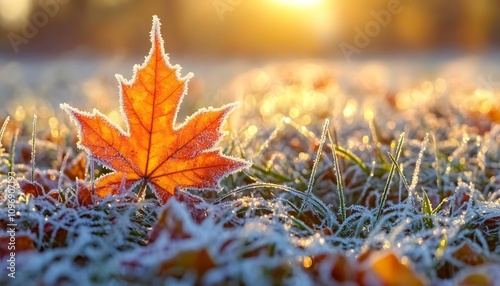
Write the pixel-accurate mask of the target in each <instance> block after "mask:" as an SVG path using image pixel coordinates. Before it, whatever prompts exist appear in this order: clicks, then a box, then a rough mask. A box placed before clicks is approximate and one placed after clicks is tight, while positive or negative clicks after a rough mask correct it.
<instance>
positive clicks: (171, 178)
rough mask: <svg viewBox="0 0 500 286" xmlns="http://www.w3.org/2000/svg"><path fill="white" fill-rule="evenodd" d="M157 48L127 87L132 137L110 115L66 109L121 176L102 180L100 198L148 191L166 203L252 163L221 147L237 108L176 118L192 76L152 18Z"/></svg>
mask: <svg viewBox="0 0 500 286" xmlns="http://www.w3.org/2000/svg"><path fill="white" fill-rule="evenodd" d="M151 42H152V47H151V51H150V54H149V56H148V57H147V58H146V60H145V62H144V64H143V65H141V66H134V76H133V79H132V80H131V81H126V80H125V79H123V77H122V76H120V75H117V79H118V81H119V83H120V103H121V112H122V114H123V115H124V117H125V121H126V125H127V128H126V129H127V130H128V131H126V132H124V131H123V130H122V129H121V128H120V127H118V126H117V125H115V124H113V123H111V122H110V121H109V120H108V119H107V118H106V116H105V115H104V114H102V113H101V112H99V111H98V110H96V109H94V110H93V112H92V113H86V112H82V111H79V110H77V109H75V108H73V107H70V106H69V105H66V104H62V105H61V108H62V109H64V110H65V111H66V112H68V114H70V116H71V117H72V118H73V120H74V121H75V122H76V123H77V125H78V127H79V132H78V135H79V141H78V146H79V147H80V148H82V149H84V150H85V151H86V152H87V153H88V154H89V155H90V156H92V157H93V158H94V159H96V160H98V161H100V162H101V163H102V164H103V165H105V166H107V167H109V168H111V169H113V170H114V172H112V173H110V174H107V175H104V176H102V177H100V178H99V179H98V180H97V181H96V189H95V194H97V195H98V196H100V197H105V196H107V195H114V194H118V193H120V192H121V191H122V190H130V189H132V188H133V187H135V186H137V185H138V184H142V185H141V191H140V193H142V192H143V190H144V188H145V187H146V185H149V187H150V188H151V189H152V190H153V192H154V193H155V194H156V196H157V198H158V199H159V200H160V201H161V202H162V203H165V202H166V201H167V200H168V198H170V197H171V196H172V194H173V193H174V189H175V187H176V186H178V187H180V188H193V189H217V188H220V185H219V182H220V180H221V179H222V178H223V177H224V176H226V175H228V174H230V173H233V172H236V171H238V170H240V169H242V168H244V167H246V166H248V163H247V162H246V161H243V160H238V159H235V158H231V157H228V156H225V155H223V154H222V153H221V152H220V150H219V149H218V148H215V145H216V144H217V143H218V142H219V141H220V140H221V137H222V135H224V134H223V132H222V131H221V125H222V123H223V122H224V121H225V119H226V117H227V115H228V113H229V112H230V111H231V110H232V109H233V108H234V107H235V104H230V105H226V106H223V107H221V108H212V107H209V108H208V109H205V108H203V109H200V110H198V111H197V112H196V113H195V114H193V115H192V116H190V117H188V118H187V119H186V121H185V122H184V123H183V124H181V125H179V126H176V124H175V121H176V115H177V111H178V109H179V105H180V103H181V102H182V99H183V97H184V94H185V93H186V91H187V83H188V80H189V79H190V78H191V76H192V74H191V73H190V74H188V76H186V77H184V78H182V77H181V76H180V67H179V66H177V65H176V66H172V65H171V64H170V63H169V61H168V56H167V55H166V54H165V52H164V49H163V39H162V37H161V34H160V22H159V20H158V18H157V17H156V16H154V17H153V27H152V31H151Z"/></svg>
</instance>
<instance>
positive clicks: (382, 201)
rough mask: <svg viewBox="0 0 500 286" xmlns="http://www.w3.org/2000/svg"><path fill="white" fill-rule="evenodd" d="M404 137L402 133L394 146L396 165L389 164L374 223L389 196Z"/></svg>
mask: <svg viewBox="0 0 500 286" xmlns="http://www.w3.org/2000/svg"><path fill="white" fill-rule="evenodd" d="M404 135H405V133H404V132H403V133H402V134H401V135H400V136H399V139H398V144H397V146H396V158H395V159H396V160H395V161H396V162H395V163H396V164H394V163H393V164H391V170H390V171H389V176H388V177H387V182H386V183H385V186H384V190H383V192H382V198H381V199H380V205H379V206H378V211H377V216H376V218H375V223H376V222H377V221H378V219H379V218H380V215H381V214H382V209H383V207H384V205H385V202H386V200H387V195H388V194H389V189H390V187H391V183H392V178H393V177H394V173H395V170H396V168H397V165H398V164H397V160H399V156H400V155H401V151H402V149H403V142H404Z"/></svg>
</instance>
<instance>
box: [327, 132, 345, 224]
mask: <svg viewBox="0 0 500 286" xmlns="http://www.w3.org/2000/svg"><path fill="white" fill-rule="evenodd" d="M328 140H329V141H330V148H332V147H333V146H334V145H333V140H332V135H331V134H330V132H328ZM332 155H333V169H334V173H335V178H336V179H337V190H338V192H339V206H340V217H341V223H342V222H344V221H345V218H346V214H345V194H344V179H343V178H342V173H341V172H340V164H339V158H338V157H337V152H335V149H334V148H332Z"/></svg>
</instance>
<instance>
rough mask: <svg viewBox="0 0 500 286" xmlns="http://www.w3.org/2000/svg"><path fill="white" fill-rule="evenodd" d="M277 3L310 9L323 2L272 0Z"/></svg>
mask: <svg viewBox="0 0 500 286" xmlns="http://www.w3.org/2000/svg"><path fill="white" fill-rule="evenodd" d="M274 1H276V2H278V3H282V4H286V5H293V6H300V7H312V6H316V5H318V4H321V2H322V1H323V0H274Z"/></svg>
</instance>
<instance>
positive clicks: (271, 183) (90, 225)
mask: <svg viewBox="0 0 500 286" xmlns="http://www.w3.org/2000/svg"><path fill="white" fill-rule="evenodd" d="M102 61H105V60H104V59H102V60H100V61H97V62H100V63H101V64H102ZM171 61H172V62H174V63H176V62H177V61H176V60H175V59H173V60H171ZM395 62H396V63H398V62H400V61H395ZM416 62H417V61H416V60H415V64H414V66H418V64H417V63H416ZM443 62H444V61H441V62H440V64H443ZM487 62H488V60H485V61H479V62H477V63H475V62H474V63H471V61H462V62H460V61H451V62H447V63H448V66H447V68H446V69H444V68H443V72H442V73H434V74H433V75H432V76H427V77H426V78H422V76H419V75H418V73H417V72H415V70H412V69H409V68H404V69H399V70H398V69H396V71H394V70H391V69H392V68H394V66H397V64H395V65H391V66H390V67H389V66H387V65H384V64H380V63H367V62H358V63H353V64H352V66H346V67H345V69H341V68H334V67H335V65H332V64H331V62H328V61H315V60H304V61H300V62H297V61H290V62H289V61H282V62H279V63H274V64H268V65H260V63H253V64H248V63H247V65H246V66H245V68H241V66H240V67H239V68H236V67H235V66H238V65H237V64H235V65H231V64H227V65H226V66H225V67H223V68H221V67H219V68H217V67H214V69H213V70H214V71H215V72H213V71H212V69H211V68H208V67H207V66H210V65H208V64H207V65H199V66H196V65H195V64H194V63H190V62H189V61H187V63H186V64H182V65H183V66H184V69H183V70H182V73H183V74H186V73H188V72H190V71H191V70H189V68H188V67H189V66H193V69H196V68H198V69H199V73H200V74H201V78H200V79H197V78H196V76H195V78H194V79H192V80H191V82H190V86H189V92H188V94H187V95H186V98H185V100H184V102H183V103H182V107H181V112H180V114H179V116H178V118H177V123H181V122H183V121H184V117H185V116H186V115H189V114H191V113H192V112H193V111H195V110H196V109H197V108H201V107H203V106H209V105H213V106H220V105H222V104H225V103H228V100H229V102H230V101H236V102H239V104H240V107H239V109H237V110H236V111H234V112H233V114H231V115H230V116H229V121H228V122H229V124H226V125H225V126H224V127H223V130H225V131H227V135H226V136H225V137H224V139H223V141H221V142H220V143H219V146H220V147H221V150H222V153H223V154H226V155H231V156H233V157H234V158H239V159H244V160H247V161H249V162H251V165H249V167H248V168H246V169H244V170H242V171H240V172H237V173H234V174H231V175H229V176H227V177H226V178H225V179H224V180H223V181H222V182H221V186H222V188H221V189H220V190H218V191H214V190H190V189H189V188H186V189H185V190H181V189H177V188H176V191H175V194H174V195H173V196H172V197H171V198H170V199H169V200H168V201H167V202H166V204H162V203H161V202H160V201H159V200H158V199H157V198H156V196H155V193H153V192H152V191H151V190H150V189H148V188H146V190H145V192H146V193H145V196H142V195H141V194H138V193H140V192H142V190H139V189H140V187H139V186H136V187H135V188H134V189H132V190H130V191H123V192H121V193H120V194H113V195H112V196H107V197H105V198H98V196H97V195H96V194H94V193H93V191H92V190H93V189H92V187H93V184H94V181H95V179H96V178H99V177H100V176H101V175H102V174H105V173H109V172H110V170H109V169H106V168H103V167H102V165H101V164H99V162H98V161H97V160H96V159H95V158H92V157H91V156H88V154H87V153H86V152H84V151H82V150H81V149H79V148H77V145H76V142H77V140H78V138H77V130H78V129H77V126H76V125H75V124H74V122H71V121H70V120H69V117H68V116H67V115H66V114H65V113H64V112H62V111H61V110H59V108H58V105H59V103H62V102H68V103H70V104H71V105H72V106H75V107H78V108H79V109H81V110H91V109H92V108H94V107H96V108H98V109H100V110H103V112H104V113H105V114H106V115H107V116H108V117H110V118H111V120H114V121H116V122H117V124H119V125H120V126H121V127H122V128H125V125H124V118H123V117H122V114H121V113H120V112H119V111H118V108H119V104H120V103H119V101H118V89H117V88H116V87H115V86H116V83H115V82H113V81H112V80H111V79H110V78H112V77H111V76H112V74H114V73H116V72H117V71H116V70H114V71H113V70H110V67H106V66H105V65H104V67H101V69H97V68H96V65H97V64H93V62H90V63H89V61H81V62H78V61H72V60H62V61H60V62H43V63H35V64H33V65H30V64H29V63H25V64H23V65H21V66H18V67H14V69H13V67H12V66H10V67H9V69H7V68H5V69H3V70H2V73H5V74H6V73H7V72H9V73H12V70H14V71H16V69H17V73H16V72H14V73H12V74H9V76H5V77H2V78H3V79H2V80H3V82H2V86H1V90H2V92H3V94H5V95H6V96H5V97H2V99H3V100H4V101H5V102H4V103H3V111H2V112H3V113H2V114H1V118H2V122H3V123H4V125H3V128H2V133H1V136H2V143H3V146H2V147H3V153H2V161H1V163H0V176H1V179H2V185H1V189H2V195H1V204H2V208H1V209H0V222H1V224H0V225H1V228H2V229H3V230H5V232H3V233H2V235H1V236H0V241H1V252H0V254H1V256H2V261H1V266H2V267H1V269H2V270H1V274H2V275H1V277H0V283H1V284H2V285H29V284H30V283H33V281H37V284H38V285H194V284H198V285H281V284H288V285H335V284H343V285H496V283H498V278H499V277H498V276H499V275H500V274H499V273H500V256H499V255H500V243H499V237H500V94H499V91H498V89H497V87H496V85H495V82H494V81H492V79H491V76H490V75H491V72H488V69H487V68H485V66H487V65H488V64H487ZM393 64H394V62H393ZM475 64H476V65H475ZM123 65H125V64H123ZM47 66H50V68H49V69H48V71H49V72H47ZM126 66H127V68H126V69H124V70H125V72H126V74H125V75H124V77H125V78H131V74H130V66H131V65H129V64H128V63H127V65H126ZM410 66H411V65H410ZM422 66H425V71H424V72H425V73H426V74H429V73H428V71H429V69H432V68H435V66H434V67H433V66H432V65H431V64H430V63H428V62H426V63H425V64H424V65H422ZM429 66H431V67H429ZM436 66H437V65H436ZM349 67H350V69H349ZM440 67H442V65H441V66H440ZM457 67H458V68H457ZM473 67H476V69H477V70H474V69H473ZM483 68H484V69H483ZM457 69H458V70H459V71H464V70H468V71H469V72H470V73H471V74H472V75H478V76H479V80H478V79H477V78H478V77H475V76H469V77H467V76H464V77H463V78H462V77H460V73H458V72H457V74H453V72H456V70H457ZM471 69H472V70H474V71H471ZM243 70H250V71H248V72H244V71H243ZM358 70H361V71H362V72H361V74H357V73H356V71H358ZM478 70H479V71H478ZM36 71H43V74H46V75H47V76H46V77H47V79H44V78H43V77H40V76H36V75H34V74H36ZM104 71H105V72H104ZM449 71H452V73H451V74H450V72H449ZM50 72H52V73H53V74H61V75H62V76H61V78H58V77H51V76H50V75H51V73H50ZM72 72H73V73H72ZM127 72H128V74H127ZM474 72H477V74H474ZM108 73H109V74H108ZM225 74H237V75H238V76H237V77H236V78H234V79H232V80H231V79H229V78H228V79H224V78H223V79H221V75H225ZM408 77H411V80H407V79H406V78H408ZM464 78H465V80H464ZM31 79H34V80H33V81H30V80H31ZM48 79H52V80H48ZM54 79H58V80H54ZM221 86H224V87H223V88H222V87H221ZM79 88H83V90H80V89H79ZM2 96H3V95H2ZM35 114H36V115H37V118H36V119H33V118H34V115H35ZM7 115H9V116H10V120H8V119H7ZM78 179H80V180H78ZM13 225H15V226H13ZM11 246H14V248H10V247H11ZM13 254H14V255H13ZM9 267H13V268H12V269H13V270H14V271H12V269H9ZM12 273H14V274H12ZM9 275H11V276H12V275H14V276H15V279H12V277H9Z"/></svg>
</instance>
